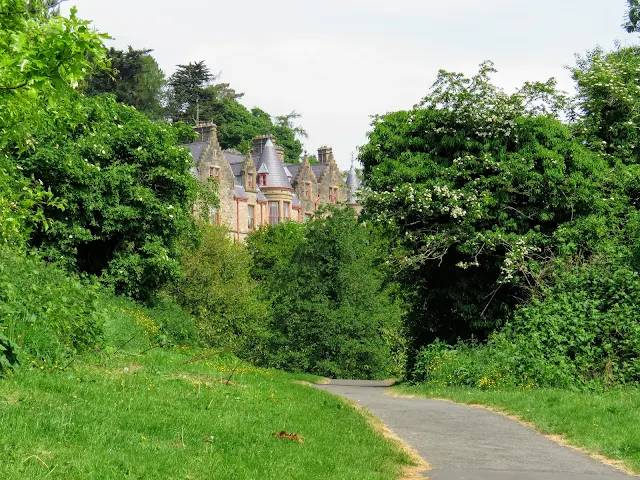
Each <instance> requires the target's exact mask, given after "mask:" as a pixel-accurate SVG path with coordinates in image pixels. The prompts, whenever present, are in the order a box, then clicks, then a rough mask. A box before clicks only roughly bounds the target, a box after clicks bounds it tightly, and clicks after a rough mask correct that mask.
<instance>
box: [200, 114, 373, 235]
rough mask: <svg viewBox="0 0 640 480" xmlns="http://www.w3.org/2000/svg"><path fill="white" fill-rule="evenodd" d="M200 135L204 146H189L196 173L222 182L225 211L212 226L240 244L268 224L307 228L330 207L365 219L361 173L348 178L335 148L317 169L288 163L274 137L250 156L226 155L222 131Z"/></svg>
mask: <svg viewBox="0 0 640 480" xmlns="http://www.w3.org/2000/svg"><path fill="white" fill-rule="evenodd" d="M195 131H196V132H197V133H198V136H199V138H198V141H196V142H193V143H190V144H189V145H187V146H188V147H189V149H190V150H191V155H192V156H193V159H194V167H193V168H192V169H191V172H192V174H193V175H194V176H195V177H196V178H198V179H199V180H206V179H207V178H208V177H213V178H214V179H215V180H216V181H217V183H218V197H219V199H220V206H219V208H217V209H214V210H213V211H212V212H211V218H210V220H211V223H214V224H216V225H224V226H226V227H227V228H228V229H229V231H230V232H231V234H232V235H233V237H234V238H235V239H236V240H237V241H243V240H244V238H245V237H246V236H247V235H248V234H249V233H250V232H252V231H253V230H255V229H257V228H259V227H260V226H261V225H263V224H270V225H276V224H278V223H280V222H283V221H286V220H289V221H294V222H304V221H306V220H308V219H309V218H311V216H312V215H313V214H314V212H315V211H316V210H317V209H318V207H319V206H320V205H324V204H338V203H340V204H347V205H349V206H350V207H351V208H353V209H355V210H356V212H358V213H360V210H361V207H360V204H359V202H358V197H357V190H358V189H359V187H360V181H359V179H358V176H357V174H356V171H355V168H354V167H353V165H352V166H351V170H350V171H349V173H348V174H347V175H346V178H345V176H344V175H343V174H342V172H340V169H339V168H338V165H337V164H336V161H335V158H334V156H333V152H332V149H331V147H327V146H324V147H320V148H319V149H318V162H319V163H318V164H315V165H311V164H310V163H309V160H308V158H307V156H306V155H305V157H304V160H303V162H302V163H285V162H284V149H282V148H280V147H278V146H277V145H276V144H275V143H274V141H273V140H274V139H273V138H272V137H271V136H269V135H266V136H262V137H256V138H254V139H253V149H252V152H251V153H250V154H249V155H246V156H245V155H242V154H239V153H237V152H230V151H222V149H221V148H220V144H219V143H218V135H217V127H216V125H214V124H203V125H199V126H197V127H195Z"/></svg>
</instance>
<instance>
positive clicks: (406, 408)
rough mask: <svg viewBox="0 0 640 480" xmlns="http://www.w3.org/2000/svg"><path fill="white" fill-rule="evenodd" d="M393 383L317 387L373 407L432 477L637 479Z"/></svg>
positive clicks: (501, 421)
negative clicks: (402, 393)
mask: <svg viewBox="0 0 640 480" xmlns="http://www.w3.org/2000/svg"><path fill="white" fill-rule="evenodd" d="M388 386H390V382H373V381H358V380H331V382H330V383H329V384H326V385H316V387H317V388H320V389H322V390H326V391H327V392H331V393H333V394H336V395H340V396H342V397H345V398H347V399H349V400H351V401H353V402H356V403H358V404H360V405H361V406H363V407H365V408H366V409H368V410H369V411H370V412H371V413H372V414H373V415H375V416H376V417H378V418H379V419H380V420H382V422H383V423H384V424H385V425H386V426H387V427H389V429H391V430H392V431H393V432H394V433H395V434H396V435H397V436H398V437H400V438H401V439H402V440H404V441H405V442H407V443H408V444H409V445H411V446H412V447H413V448H414V449H415V450H416V451H417V452H418V454H419V455H420V456H421V457H422V458H424V459H425V460H426V461H427V462H429V464H430V465H431V467H432V469H431V470H430V471H428V472H425V473H424V477H425V478H431V479H432V480H512V479H513V480H595V479H600V480H622V479H630V478H634V477H631V476H628V475H625V474H623V473H620V472H618V471H616V470H615V469H614V468H612V467H610V466H607V465H604V464H602V463H600V462H599V461H597V460H594V459H592V458H591V457H589V456H587V455H585V454H582V453H580V452H577V451H575V450H572V449H570V448H568V447H564V446H561V445H558V444H557V443H555V442H553V441H551V440H549V439H548V438H546V437H544V436H543V435H540V434H538V433H536V432H535V431H534V430H532V429H531V428H528V427H526V426H524V425H521V424H519V423H518V422H515V421H513V420H510V419H508V418H506V417H504V416H502V415H499V414H496V413H493V412H490V411H488V410H484V409H480V408H474V407H467V406H462V405H456V404H454V403H451V402H446V401H441V400H429V399H420V398H399V397H392V396H389V395H386V394H385V390H386V388H387V387H388Z"/></svg>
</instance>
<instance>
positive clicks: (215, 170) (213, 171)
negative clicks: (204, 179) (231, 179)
mask: <svg viewBox="0 0 640 480" xmlns="http://www.w3.org/2000/svg"><path fill="white" fill-rule="evenodd" d="M209 176H210V177H213V178H215V179H216V180H218V181H219V180H220V167H209Z"/></svg>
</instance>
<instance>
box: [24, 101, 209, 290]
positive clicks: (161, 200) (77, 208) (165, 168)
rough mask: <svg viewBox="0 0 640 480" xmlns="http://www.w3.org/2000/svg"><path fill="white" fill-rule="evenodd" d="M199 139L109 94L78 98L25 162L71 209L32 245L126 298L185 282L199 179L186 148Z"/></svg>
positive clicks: (52, 213) (45, 128) (45, 130)
mask: <svg viewBox="0 0 640 480" xmlns="http://www.w3.org/2000/svg"><path fill="white" fill-rule="evenodd" d="M62 112H64V114H63V113H62ZM192 135H193V132H192V130H191V129H190V128H189V127H188V126H186V125H184V124H177V125H167V124H163V123H154V122H152V121H151V120H149V118H148V117H147V116H146V115H144V114H143V113H141V112H138V111H137V110H135V109H134V108H132V107H129V106H126V105H123V104H120V103H117V102H116V100H115V98H113V97H112V96H109V95H107V96H101V97H83V96H81V95H78V94H73V95H71V96H70V97H69V98H68V99H67V101H66V103H65V105H64V110H61V111H60V112H59V113H58V115H57V116H54V115H53V114H52V115H51V116H50V117H49V118H48V119H47V121H46V122H45V123H43V124H41V126H40V130H39V132H38V134H37V135H36V136H35V141H36V142H37V143H38V149H37V150H35V151H30V150H29V151H26V152H24V153H22V154H21V155H19V156H18V158H17V164H18V165H19V166H20V167H21V168H22V169H23V172H24V173H25V174H26V175H27V176H32V177H33V178H35V179H36V180H37V181H38V182H42V184H43V185H44V186H45V188H48V189H51V192H52V193H53V194H54V195H55V196H56V197H57V198H59V199H61V200H63V201H64V202H65V204H66V207H67V208H66V210H65V211H64V212H61V211H60V210H58V209H51V208H45V215H46V216H47V217H50V218H52V219H53V220H52V222H51V224H50V225H49V228H39V229H38V230H37V231H36V232H35V233H34V235H33V236H32V239H31V244H32V245H33V246H36V247H40V248H41V249H42V251H43V252H44V253H45V255H46V256H48V257H49V258H51V259H54V260H58V261H61V262H63V263H66V264H67V265H69V266H70V267H72V268H73V269H76V270H78V271H80V272H85V273H89V274H95V275H99V276H101V277H102V278H103V280H104V281H106V282H108V283H110V284H112V285H114V287H115V289H116V291H117V292H118V293H124V294H127V295H131V296H133V297H136V298H148V297H150V296H151V295H152V294H153V293H154V292H155V291H157V290H158V289H159V288H160V287H161V286H163V285H164V284H166V283H167V282H168V281H170V280H174V279H175V278H177V277H178V276H179V274H180V264H179V263H180V255H181V251H180V248H179V240H180V238H181V237H182V236H183V235H187V234H189V233H190V232H192V231H193V229H194V221H193V205H194V202H195V201H196V196H197V189H198V186H197V184H198V182H197V180H195V178H194V177H193V176H192V175H191V173H190V172H189V170H190V168H191V167H192V165H193V159H192V158H191V156H190V155H189V152H188V151H187V149H185V148H184V147H182V146H181V144H183V143H185V142H186V141H188V139H190V138H192Z"/></svg>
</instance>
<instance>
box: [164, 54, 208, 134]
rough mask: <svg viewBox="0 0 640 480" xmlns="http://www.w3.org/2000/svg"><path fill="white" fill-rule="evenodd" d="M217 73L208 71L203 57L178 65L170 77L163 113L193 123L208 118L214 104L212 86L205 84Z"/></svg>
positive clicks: (177, 119) (175, 120)
mask: <svg viewBox="0 0 640 480" xmlns="http://www.w3.org/2000/svg"><path fill="white" fill-rule="evenodd" d="M217 78H218V77H217V76H216V75H213V74H212V73H211V70H210V69H209V67H207V66H206V65H205V63H204V61H200V62H192V63H189V64H188V65H178V69H177V70H176V72H175V73H174V74H173V75H171V77H169V82H168V84H169V92H168V99H167V107H166V111H165V115H166V116H167V117H168V118H169V119H170V120H172V121H173V122H185V123H188V124H194V123H196V122H197V121H211V120H212V119H213V117H214V115H215V110H216V108H217V104H218V102H217V98H216V92H215V90H213V89H211V88H207V87H210V86H212V85H213V82H214V81H215V80H216V79H217Z"/></svg>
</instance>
